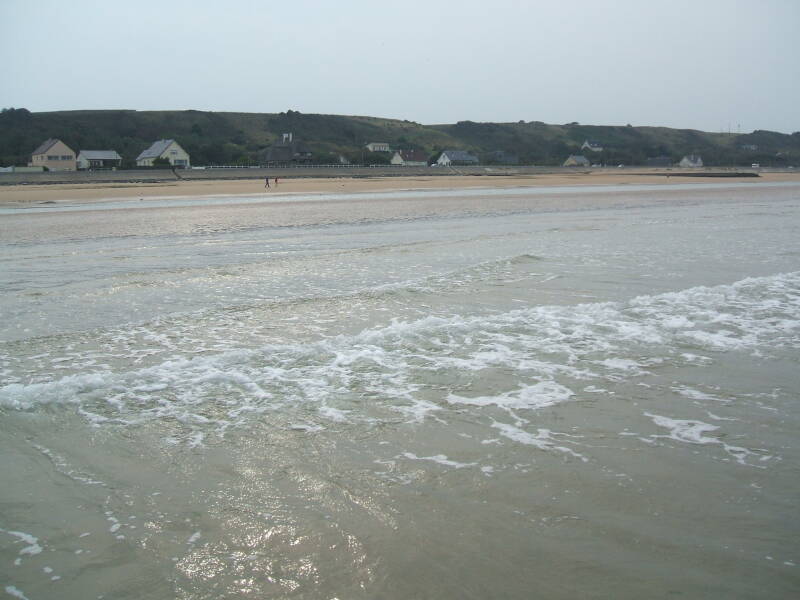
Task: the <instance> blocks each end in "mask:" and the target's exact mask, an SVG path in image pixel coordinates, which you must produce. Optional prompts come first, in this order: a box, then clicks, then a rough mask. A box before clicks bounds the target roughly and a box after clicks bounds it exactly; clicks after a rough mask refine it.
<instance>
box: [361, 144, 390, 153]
mask: <svg viewBox="0 0 800 600" xmlns="http://www.w3.org/2000/svg"><path fill="white" fill-rule="evenodd" d="M364 147H365V148H366V149H367V150H369V151H370V152H391V151H392V149H391V148H390V147H389V144H387V143H386V142H370V143H369V144H365V145H364Z"/></svg>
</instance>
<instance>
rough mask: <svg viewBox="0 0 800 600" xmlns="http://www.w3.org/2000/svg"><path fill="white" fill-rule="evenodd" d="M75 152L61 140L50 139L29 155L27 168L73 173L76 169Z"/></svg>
mask: <svg viewBox="0 0 800 600" xmlns="http://www.w3.org/2000/svg"><path fill="white" fill-rule="evenodd" d="M77 164H78V163H77V161H76V160H75V152H74V151H73V150H72V148H70V147H69V146H67V145H66V144H65V143H64V142H62V141H61V140H57V139H55V138H50V139H49V140H46V141H44V142H42V144H41V145H40V146H39V147H38V148H36V150H34V151H33V152H32V153H31V162H29V163H28V166H29V167H46V168H47V169H48V170H49V171H74V170H76V169H77Z"/></svg>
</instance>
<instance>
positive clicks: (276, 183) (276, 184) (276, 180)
mask: <svg viewBox="0 0 800 600" xmlns="http://www.w3.org/2000/svg"><path fill="white" fill-rule="evenodd" d="M275 187H278V178H277V177H276V178H275Z"/></svg>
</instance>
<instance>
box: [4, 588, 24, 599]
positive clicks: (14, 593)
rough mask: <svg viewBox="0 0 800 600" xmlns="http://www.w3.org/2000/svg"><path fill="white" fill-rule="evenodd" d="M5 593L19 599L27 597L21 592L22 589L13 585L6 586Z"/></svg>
mask: <svg viewBox="0 0 800 600" xmlns="http://www.w3.org/2000/svg"><path fill="white" fill-rule="evenodd" d="M6 594H8V595H9V596H14V598H19V599H20V600H28V597H27V596H26V595H25V594H23V593H22V590H20V589H19V588H16V587H14V586H13V585H7V586H6Z"/></svg>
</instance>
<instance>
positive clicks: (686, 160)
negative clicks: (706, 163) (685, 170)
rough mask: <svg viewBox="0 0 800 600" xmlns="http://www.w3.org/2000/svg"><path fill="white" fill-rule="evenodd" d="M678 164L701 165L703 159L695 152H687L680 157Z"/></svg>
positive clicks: (686, 165)
mask: <svg viewBox="0 0 800 600" xmlns="http://www.w3.org/2000/svg"><path fill="white" fill-rule="evenodd" d="M678 166H681V167H702V166H703V159H702V158H700V157H699V156H697V155H696V154H687V155H686V156H684V157H683V158H682V159H681V162H679V163H678Z"/></svg>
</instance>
